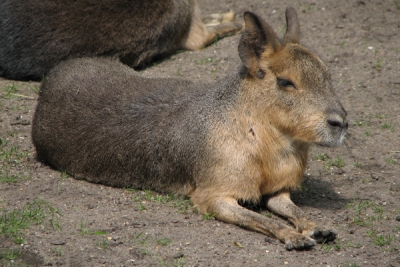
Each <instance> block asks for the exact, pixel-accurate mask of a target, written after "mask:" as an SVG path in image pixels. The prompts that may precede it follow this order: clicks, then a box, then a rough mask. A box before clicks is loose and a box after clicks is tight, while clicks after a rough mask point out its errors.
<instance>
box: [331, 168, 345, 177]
mask: <svg viewBox="0 0 400 267" xmlns="http://www.w3.org/2000/svg"><path fill="white" fill-rule="evenodd" d="M332 172H333V173H335V174H339V175H340V174H343V173H345V171H344V170H343V169H342V168H333V169H332Z"/></svg>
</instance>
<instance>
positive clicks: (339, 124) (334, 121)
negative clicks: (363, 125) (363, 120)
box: [328, 118, 349, 129]
mask: <svg viewBox="0 0 400 267" xmlns="http://www.w3.org/2000/svg"><path fill="white" fill-rule="evenodd" d="M328 124H329V126H331V127H339V128H341V129H347V128H348V127H349V123H348V122H347V121H346V120H339V119H336V118H334V119H329V120H328Z"/></svg>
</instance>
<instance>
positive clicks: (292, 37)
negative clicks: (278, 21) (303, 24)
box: [283, 7, 300, 44]
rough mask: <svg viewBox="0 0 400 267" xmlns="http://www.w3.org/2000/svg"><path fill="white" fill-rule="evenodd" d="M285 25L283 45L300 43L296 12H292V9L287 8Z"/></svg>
mask: <svg viewBox="0 0 400 267" xmlns="http://www.w3.org/2000/svg"><path fill="white" fill-rule="evenodd" d="M286 24H287V28H286V34H285V37H284V39H283V40H284V42H285V44H287V43H294V44H298V43H299V41H300V24H299V19H298V17H297V13H296V10H294V8H293V7H288V8H287V9H286Z"/></svg>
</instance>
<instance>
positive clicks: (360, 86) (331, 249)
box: [0, 0, 400, 267]
mask: <svg viewBox="0 0 400 267" xmlns="http://www.w3.org/2000/svg"><path fill="white" fill-rule="evenodd" d="M199 3H200V6H201V8H202V12H203V14H204V15H205V14H208V13H215V12H225V11H228V10H230V9H233V10H235V11H236V12H237V13H238V20H243V16H242V15H243V12H244V11H246V10H250V11H254V12H256V13H258V14H259V15H261V16H262V17H263V18H265V19H266V20H267V21H268V23H270V25H271V26H272V27H273V28H274V29H275V30H276V31H277V32H278V33H279V34H280V35H282V34H283V32H284V30H285V19H284V11H285V8H286V7H287V6H288V5H291V6H293V7H294V8H296V10H297V11H298V14H299V19H300V23H301V31H302V37H301V43H302V44H304V45H305V46H306V47H308V48H309V49H310V50H312V51H314V52H316V53H317V54H318V55H319V56H320V57H321V58H322V59H323V60H324V61H325V62H326V64H327V66H328V68H329V69H330V71H331V74H332V78H333V82H334V88H335V90H336V93H337V95H338V96H339V98H340V100H341V102H342V104H343V105H344V107H345V108H346V110H347V111H348V119H349V134H348V136H347V138H346V140H345V143H344V144H343V145H342V146H341V147H339V148H335V149H332V148H321V147H313V148H312V150H311V154H310V159H309V164H308V167H307V170H306V173H305V174H304V182H303V185H302V188H301V190H299V191H297V192H294V193H293V196H292V198H293V201H294V202H295V203H296V204H298V206H300V207H301V208H302V209H303V210H304V211H305V212H306V213H307V214H308V215H309V218H310V219H312V220H314V221H316V222H317V223H319V224H322V225H325V226H329V227H332V228H333V229H335V230H336V231H337V233H338V236H337V240H336V241H335V242H333V243H328V244H323V245H317V246H316V247H315V248H313V249H311V250H307V251H286V250H285V248H284V244H282V243H280V242H278V241H276V240H275V239H272V238H267V237H266V236H264V235H262V234H260V233H256V232H253V231H249V230H246V229H243V228H240V227H238V226H234V225H230V224H226V223H223V222H220V221H218V220H215V219H214V218H212V217H204V216H202V215H200V214H198V213H196V212H194V211H193V210H192V209H191V205H190V202H189V201H188V200H187V199H182V198H176V197H173V196H167V195H160V194H157V192H152V191H140V190H134V189H129V190H128V189H116V188H110V187H106V186H102V185H97V184H90V183H87V182H85V181H79V180H75V179H73V178H71V177H69V176H68V175H66V174H65V173H60V172H59V171H56V170H53V169H51V168H50V167H48V166H46V165H43V164H42V163H40V162H38V161H37V160H36V157H35V149H34V147H33V145H32V142H31V121H32V115H33V113H34V110H35V106H36V104H37V97H38V95H37V92H38V90H39V86H40V83H38V82H19V81H11V80H6V79H2V78H0V110H1V112H0V266H298V267H300V266H348V267H350V266H353V267H354V266H400V237H399V235H400V203H399V200H400V178H399V172H400V115H399V114H400V51H399V49H400V2H399V1H398V0H383V1H381V0H359V1H356V0H354V1H329V0H321V1H303V0H301V1H298V0H294V1H278V0H270V1H261V0H247V1H242V0H221V1H211V0H199ZM239 38H240V36H232V37H228V38H225V39H222V40H219V41H217V42H216V43H214V44H212V45H211V46H209V47H207V48H205V49H203V50H201V51H196V52H189V51H182V52H179V53H176V54H174V55H172V56H171V57H169V58H167V59H165V60H163V61H159V62H156V63H155V64H154V65H153V66H151V67H149V68H147V69H145V70H142V71H141V73H142V74H143V75H146V76H151V77H155V76H157V77H159V76H163V77H182V78H185V79H191V80H195V81H207V82H210V81H211V82H212V81H216V80H218V79H220V78H223V77H224V76H226V75H227V74H229V73H231V72H232V71H235V70H236V69H237V68H238V66H239V65H240V60H239V57H238V53H237V46H238V41H239ZM259 209H260V212H261V213H263V214H265V216H272V218H274V220H277V221H283V222H285V219H283V218H280V217H277V216H275V215H271V214H270V213H269V212H268V211H266V210H265V209H263V207H259Z"/></svg>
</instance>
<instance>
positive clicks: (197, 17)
mask: <svg viewBox="0 0 400 267" xmlns="http://www.w3.org/2000/svg"><path fill="white" fill-rule="evenodd" d="M190 9H191V24H190V28H189V31H188V32H187V34H186V36H185V37H184V38H182V40H181V47H182V48H184V49H188V50H199V49H202V48H204V47H205V46H207V45H209V44H211V43H213V42H215V41H216V40H217V39H220V38H223V37H226V36H230V35H234V34H237V33H238V32H240V31H241V30H242V27H243V25H242V24H240V23H236V22H235V18H236V15H235V13H234V12H233V11H229V12H227V13H222V14H211V15H210V16H208V17H206V18H205V21H206V23H204V22H203V21H202V19H201V14H200V9H199V8H198V6H197V1H196V0H191V1H190Z"/></svg>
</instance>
